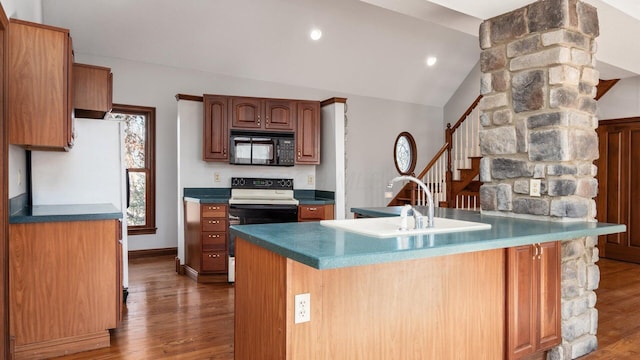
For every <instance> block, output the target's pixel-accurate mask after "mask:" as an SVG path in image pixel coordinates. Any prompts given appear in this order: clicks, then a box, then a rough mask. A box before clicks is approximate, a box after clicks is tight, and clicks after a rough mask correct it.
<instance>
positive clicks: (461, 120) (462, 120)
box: [451, 95, 482, 134]
mask: <svg viewBox="0 0 640 360" xmlns="http://www.w3.org/2000/svg"><path fill="white" fill-rule="evenodd" d="M481 99H482V95H478V97H477V98H476V100H475V101H474V102H473V104H471V106H469V108H468V109H467V111H465V112H464V114H462V116H461V117H460V119H458V121H456V124H455V125H453V126H452V127H451V133H452V134H453V133H454V132H456V129H457V128H459V127H460V125H462V123H463V122H464V120H465V119H466V118H467V116H469V114H471V112H472V111H473V110H474V109H475V108H476V106H478V103H479V102H480V100H481Z"/></svg>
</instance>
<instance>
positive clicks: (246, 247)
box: [234, 237, 293, 360]
mask: <svg viewBox="0 0 640 360" xmlns="http://www.w3.org/2000/svg"><path fill="white" fill-rule="evenodd" d="M235 254H236V281H235V334H234V352H235V359H236V360H243V359H246V360H252V359H285V353H286V351H285V345H286V331H287V323H286V321H285V320H286V318H287V316H286V309H287V300H286V284H285V281H286V278H287V277H286V274H287V269H286V264H287V261H286V260H287V259H286V258H285V257H282V256H280V255H277V254H275V253H273V252H271V251H269V250H266V249H264V248H261V247H259V246H256V245H253V244H251V243H249V242H247V241H245V240H243V239H241V238H239V237H236V242H235ZM291 323H293V320H292V321H291Z"/></svg>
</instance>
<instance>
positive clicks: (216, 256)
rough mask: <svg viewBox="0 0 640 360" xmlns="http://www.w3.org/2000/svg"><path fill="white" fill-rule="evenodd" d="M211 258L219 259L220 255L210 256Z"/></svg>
mask: <svg viewBox="0 0 640 360" xmlns="http://www.w3.org/2000/svg"><path fill="white" fill-rule="evenodd" d="M209 257H210V258H219V257H220V254H209Z"/></svg>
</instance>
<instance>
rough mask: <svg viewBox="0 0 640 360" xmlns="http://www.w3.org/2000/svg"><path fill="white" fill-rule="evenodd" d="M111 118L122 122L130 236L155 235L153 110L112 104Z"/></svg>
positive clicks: (154, 110)
mask: <svg viewBox="0 0 640 360" xmlns="http://www.w3.org/2000/svg"><path fill="white" fill-rule="evenodd" d="M111 116H112V117H113V118H114V119H117V120H122V121H124V124H125V126H124V134H125V139H124V140H125V141H124V143H125V155H124V158H125V159H124V161H125V166H126V168H127V176H128V179H127V183H128V186H129V194H128V197H127V199H128V204H129V206H128V208H127V226H128V233H129V235H140V234H155V233H156V210H155V209H156V207H155V199H156V186H155V184H156V171H155V165H156V164H155V153H156V147H155V121H156V109H155V108H152V107H144V106H132V105H119V104H113V110H112V111H111Z"/></svg>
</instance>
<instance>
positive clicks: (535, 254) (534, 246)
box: [533, 244, 538, 260]
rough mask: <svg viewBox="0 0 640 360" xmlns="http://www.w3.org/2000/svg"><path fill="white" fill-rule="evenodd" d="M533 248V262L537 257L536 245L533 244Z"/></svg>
mask: <svg viewBox="0 0 640 360" xmlns="http://www.w3.org/2000/svg"><path fill="white" fill-rule="evenodd" d="M533 248H534V249H535V250H536V252H535V253H534V254H533V259H534V260H535V258H537V257H538V244H533Z"/></svg>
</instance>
